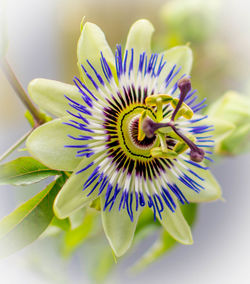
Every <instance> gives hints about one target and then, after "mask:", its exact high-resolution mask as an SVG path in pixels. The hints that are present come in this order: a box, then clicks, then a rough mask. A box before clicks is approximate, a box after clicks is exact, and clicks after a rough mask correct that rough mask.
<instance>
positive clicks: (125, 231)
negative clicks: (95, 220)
mask: <svg viewBox="0 0 250 284" xmlns="http://www.w3.org/2000/svg"><path fill="white" fill-rule="evenodd" d="M120 197H121V194H119V195H118V196H117V198H116V201H115V203H114V205H113V207H112V209H111V210H110V211H109V207H108V208H106V209H105V211H104V210H103V208H104V204H105V195H102V197H101V208H102V224H103V228H104V232H105V234H106V237H107V239H108V241H109V244H110V246H111V248H112V249H113V251H114V253H115V255H116V256H117V257H120V256H122V255H124V254H125V253H126V251H127V250H128V249H129V248H130V246H131V244H132V241H133V238H134V233H135V229H136V225H137V222H138V218H139V216H140V213H141V210H140V209H138V210H137V211H136V210H135V206H133V222H132V221H131V219H130V217H129V215H128V212H127V210H126V208H125V209H123V208H121V210H120V211H119V204H120V202H119V200H120ZM134 203H135V202H134Z"/></svg>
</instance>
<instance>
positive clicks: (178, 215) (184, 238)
mask: <svg viewBox="0 0 250 284" xmlns="http://www.w3.org/2000/svg"><path fill="white" fill-rule="evenodd" d="M175 203H176V205H177V206H176V210H175V212H172V211H170V209H169V208H168V207H167V206H165V207H164V210H163V211H162V212H161V215H162V219H160V218H159V217H158V220H159V222H160V223H161V224H162V226H163V227H164V229H165V230H166V231H167V232H168V233H169V234H170V235H171V237H172V238H174V239H175V240H176V241H178V242H180V243H182V244H184V245H191V244H192V243H193V238H192V232H191V230H190V227H189V225H188V223H187V221H186V220H185V218H184V216H183V214H182V212H181V208H180V206H179V204H178V202H177V200H176V199H175Z"/></svg>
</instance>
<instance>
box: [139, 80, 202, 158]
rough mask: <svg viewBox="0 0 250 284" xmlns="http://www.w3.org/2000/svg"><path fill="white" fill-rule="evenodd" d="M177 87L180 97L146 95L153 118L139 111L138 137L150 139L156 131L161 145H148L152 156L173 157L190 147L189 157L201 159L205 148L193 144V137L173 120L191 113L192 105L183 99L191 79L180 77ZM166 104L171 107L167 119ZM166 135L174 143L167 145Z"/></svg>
mask: <svg viewBox="0 0 250 284" xmlns="http://www.w3.org/2000/svg"><path fill="white" fill-rule="evenodd" d="M178 88H179V90H180V96H179V99H177V98H173V97H172V96H170V95H168V94H155V95H152V96H150V97H147V98H146V100H145V103H146V104H147V105H148V106H150V107H152V108H154V109H155V111H156V120H155V121H154V120H153V119H152V118H150V117H149V116H147V112H146V111H144V112H143V113H142V114H141V116H140V118H139V123H138V140H143V139H144V138H145V137H147V138H149V139H151V138H153V137H155V136H156V135H157V136H158V138H159V142H160V147H154V148H152V149H151V155H152V156H153V157H155V158H169V159H174V158H176V157H177V156H178V155H179V154H181V153H183V152H184V151H186V150H187V149H188V148H189V149H190V160H191V161H193V162H198V163H200V162H202V161H203V159H204V156H205V152H204V151H203V150H202V149H201V148H199V147H198V146H197V145H196V144H195V137H194V136H193V135H191V134H186V135H185V134H184V132H183V131H182V130H181V129H179V127H178V123H177V122H176V120H177V119H178V118H180V117H183V118H184V119H188V120H189V119H191V118H192V116H193V111H192V109H191V108H190V107H189V106H188V105H187V104H185V103H184V100H185V97H186V95H187V94H188V92H189V91H190V90H191V81H190V79H189V78H187V77H184V78H182V79H181V80H179V82H178ZM169 105H171V106H172V108H173V110H172V112H171V113H170V116H168V118H167V121H166V119H163V107H169ZM169 139H173V140H174V141H175V145H174V146H172V147H168V145H167V141H168V140H169Z"/></svg>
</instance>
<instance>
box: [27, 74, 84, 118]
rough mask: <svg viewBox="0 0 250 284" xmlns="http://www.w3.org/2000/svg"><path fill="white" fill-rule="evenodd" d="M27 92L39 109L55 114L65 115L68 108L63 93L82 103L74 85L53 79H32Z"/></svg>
mask: <svg viewBox="0 0 250 284" xmlns="http://www.w3.org/2000/svg"><path fill="white" fill-rule="evenodd" d="M28 92H29V95H30V96H31V98H32V100H33V101H34V102H35V103H36V104H37V105H38V106H39V107H40V108H41V109H43V110H45V111H47V112H49V113H50V114H53V115H55V116H65V115H67V112H66V110H69V109H70V107H69V105H68V103H69V101H68V100H67V99H66V98H65V95H66V96H68V97H69V98H71V99H72V100H74V101H76V102H79V103H82V104H84V102H83V100H82V98H81V94H80V93H79V91H78V89H77V87H76V86H73V85H69V84H65V83H61V82H58V81H54V80H48V79H34V80H32V81H31V82H30V83H29V86H28Z"/></svg>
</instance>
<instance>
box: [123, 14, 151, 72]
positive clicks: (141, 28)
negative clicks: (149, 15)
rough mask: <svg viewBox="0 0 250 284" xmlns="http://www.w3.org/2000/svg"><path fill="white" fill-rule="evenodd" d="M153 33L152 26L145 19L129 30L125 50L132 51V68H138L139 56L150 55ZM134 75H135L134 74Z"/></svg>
mask: <svg viewBox="0 0 250 284" xmlns="http://www.w3.org/2000/svg"><path fill="white" fill-rule="evenodd" d="M153 32H154V27H153V25H152V24H151V23H150V22H149V21H148V20H145V19H141V20H138V21H136V22H135V23H134V24H133V25H132V26H131V28H130V30H129V33H128V36H127V42H126V47H125V50H128V52H130V51H131V48H133V49H134V66H136V67H137V66H138V63H139V56H140V54H141V53H142V52H144V51H146V53H147V55H150V54H151V37H152V34H153ZM135 74H137V73H136V72H135Z"/></svg>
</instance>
